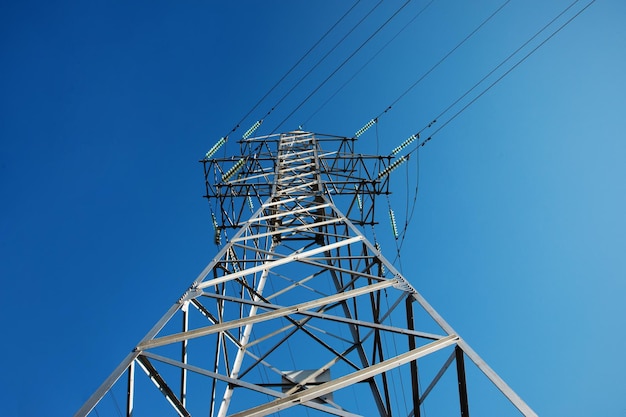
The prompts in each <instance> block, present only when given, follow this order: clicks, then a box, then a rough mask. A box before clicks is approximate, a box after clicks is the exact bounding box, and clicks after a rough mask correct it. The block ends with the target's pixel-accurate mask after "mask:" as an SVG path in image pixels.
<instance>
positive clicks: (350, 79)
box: [302, 0, 435, 126]
mask: <svg viewBox="0 0 626 417" xmlns="http://www.w3.org/2000/svg"><path fill="white" fill-rule="evenodd" d="M434 1H435V0H430V1H429V2H428V3H427V4H426V6H424V7H422V8H421V9H420V10H419V11H418V12H417V14H416V15H415V16H413V18H412V19H411V20H409V22H408V23H407V24H406V25H404V26H403V27H402V29H400V30H399V31H398V32H397V33H396V34H395V35H394V36H393V37H392V38H391V39H390V40H389V41H387V43H386V44H384V45H383V47H382V48H380V49H379V50H378V52H376V53H375V54H374V55H372V57H371V58H370V59H369V60H368V61H367V62H366V63H365V64H363V66H361V68H359V69H358V70H357V71H356V72H354V74H352V76H351V77H350V78H349V79H348V80H347V81H346V82H344V83H343V84H342V85H341V87H339V88H338V89H337V90H336V91H335V92H334V93H333V94H332V95H331V96H330V97H329V98H328V99H327V100H326V101H325V102H324V103H323V104H322V105H321V106H320V107H318V108H317V110H315V111H314V112H313V114H311V116H309V118H308V119H306V120H305V121H304V123H303V124H302V125H303V126H304V125H306V124H307V123H308V122H309V121H310V120H311V119H312V118H313V117H314V116H315V115H316V114H317V113H318V112H319V111H320V110H322V109H323V108H324V107H326V105H327V104H328V103H329V102H330V101H331V100H332V99H333V98H335V96H336V95H337V94H338V93H339V92H340V91H341V90H343V89H344V87H345V86H346V85H348V84H349V83H350V82H351V81H352V80H354V78H356V76H357V75H359V73H360V72H361V71H363V69H364V68H365V67H366V66H368V65H369V64H370V63H371V62H372V61H373V60H374V59H375V58H376V57H377V56H378V55H379V54H380V53H381V52H382V51H383V50H384V49H385V48H387V46H389V44H390V43H391V42H393V41H394V40H396V38H397V37H398V36H399V35H400V34H401V33H402V32H404V30H405V29H406V28H408V27H409V26H410V25H411V24H412V23H413V22H415V20H416V19H417V18H418V17H419V16H420V15H421V14H422V13H423V12H424V11H425V10H426V9H427V8H428V7H429V6H430V5H431V4H433V2H434Z"/></svg>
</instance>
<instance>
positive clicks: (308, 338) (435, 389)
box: [76, 131, 535, 416]
mask: <svg viewBox="0 0 626 417" xmlns="http://www.w3.org/2000/svg"><path fill="white" fill-rule="evenodd" d="M333 143H334V144H335V145H336V146H337V148H336V149H337V150H335V151H334V152H332V151H327V150H324V148H323V147H322V146H321V145H322V144H333ZM353 144H354V143H353V140H352V139H348V138H337V137H329V136H318V135H314V134H311V133H307V132H301V131H296V132H290V133H288V134H282V135H276V136H271V137H264V138H254V139H251V140H246V141H241V146H242V151H245V153H244V152H242V154H243V155H246V156H244V157H243V158H241V159H236V160H235V159H233V160H230V159H213V160H205V161H203V162H204V164H205V175H206V178H207V196H208V197H209V200H210V201H217V202H218V204H217V207H218V208H219V211H218V212H219V216H215V219H216V221H215V223H217V230H218V236H220V238H224V244H223V245H222V246H221V249H220V250H219V252H218V254H217V255H216V256H215V258H214V259H213V260H212V261H211V262H210V263H209V265H208V266H207V267H206V268H205V269H204V270H203V271H202V273H201V274H200V275H199V276H198V277H197V278H196V280H195V281H193V283H192V284H191V286H190V287H189V289H188V290H187V291H186V292H185V293H184V295H183V296H182V297H181V298H180V299H179V300H178V301H177V302H176V303H175V304H174V305H173V306H172V307H171V308H170V309H169V311H168V312H167V313H166V314H165V315H164V316H163V318H162V319H161V320H160V321H159V322H158V323H157V324H156V325H155V326H154V328H153V329H152V330H151V331H150V332H149V333H148V334H147V335H146V336H145V337H144V338H143V339H142V340H141V342H140V343H139V344H138V345H137V346H136V347H135V349H134V350H133V351H132V352H131V353H130V354H129V355H128V357H127V358H126V359H125V360H124V361H123V362H122V363H121V364H120V365H119V366H118V368H117V369H116V370H115V371H114V372H113V373H112V374H111V376H110V377H109V378H108V379H107V380H106V381H105V382H104V383H103V384H102V386H101V387H100V388H99V389H98V390H97V391H96V392H95V393H94V394H93V395H92V397H91V398H90V399H89V400H88V401H87V402H86V403H85V405H84V406H83V407H82V408H81V409H80V410H79V411H78V412H77V414H76V415H77V416H83V415H87V414H89V413H90V412H91V411H92V410H94V408H95V407H97V406H100V404H99V403H100V400H101V399H103V397H105V395H106V394H107V393H108V392H110V391H112V390H115V389H117V390H118V391H117V392H118V393H119V394H118V395H117V397H118V398H119V397H120V396H124V397H125V398H126V415H127V416H131V415H132V416H141V415H154V414H155V408H154V407H157V406H159V407H161V406H162V407H164V408H166V409H169V410H171V413H172V415H177V414H178V415H181V416H188V415H209V416H264V415H269V414H272V415H281V416H283V415H285V416H291V415H311V416H312V415H337V416H370V415H381V416H420V415H422V409H423V407H424V406H425V405H426V404H428V403H429V401H431V400H432V401H438V400H440V398H441V397H443V398H444V400H443V403H444V406H445V407H452V409H453V410H456V412H457V413H460V415H461V416H468V415H469V405H470V401H469V400H468V393H467V386H466V385H467V384H466V376H465V358H469V359H470V360H471V362H473V363H474V364H475V365H476V367H477V368H478V369H480V370H481V371H482V372H483V373H484V374H485V375H486V377H487V378H488V379H489V380H491V382H493V384H495V386H496V387H497V388H498V389H499V390H500V391H501V392H502V393H503V394H504V396H505V397H506V398H507V399H508V400H509V401H510V402H511V403H512V405H513V406H514V407H516V408H517V409H518V410H519V411H520V412H521V413H522V414H523V415H527V416H534V415H535V413H534V412H533V411H532V410H531V409H530V408H529V407H528V406H527V405H526V404H525V403H524V402H523V401H522V400H521V399H520V398H519V397H518V396H517V395H516V394H515V393H514V392H513V391H512V390H511V389H510V388H509V387H508V386H507V385H506V384H505V383H504V381H502V379H500V378H499V377H498V376H497V374H495V372H493V370H491V368H489V367H488V366H487V365H486V363H485V362H484V361H483V360H482V359H481V358H480V357H479V356H478V355H477V354H476V353H475V352H474V351H473V350H472V349H471V348H470V347H469V346H468V345H467V343H465V341H464V340H463V339H461V338H460V337H459V336H458V335H457V334H456V332H455V331H454V330H453V329H452V328H451V327H450V326H449V325H448V324H447V323H446V322H445V321H444V320H443V319H442V317H441V316H440V315H439V314H437V312H436V311H435V310H434V309H433V308H432V307H431V306H430V305H429V304H428V303H427V302H426V300H425V299H424V298H423V297H422V296H421V295H420V294H419V293H418V292H417V291H416V289H415V288H414V287H413V286H412V285H411V284H410V283H409V281H407V279H406V278H405V277H404V276H402V274H400V273H399V272H398V271H397V270H396V269H395V268H394V266H393V265H392V264H391V263H390V262H389V261H388V260H387V259H386V258H385V257H384V256H383V255H382V253H381V252H380V251H379V250H378V249H377V247H376V245H375V244H374V243H372V242H371V241H370V240H369V239H368V238H367V237H366V236H365V234H364V233H363V231H362V230H361V229H360V228H359V226H358V224H361V225H365V224H373V223H375V221H374V206H375V204H374V203H375V201H374V199H375V196H376V195H378V194H382V193H387V192H388V178H387V177H386V176H384V175H383V176H380V175H379V172H381V171H384V170H385V168H386V167H389V166H390V159H389V158H388V157H385V158H379V157H370V156H363V155H356V154H354V153H353V152H352V151H353V149H352V146H353ZM242 159H243V160H244V162H243V163H239V167H238V168H237V170H238V172H236V173H233V172H232V167H236V166H237V164H238V161H240V160H242ZM248 197H252V198H253V199H254V200H253V202H254V204H253V205H252V207H256V208H255V209H254V212H253V213H252V214H251V215H250V216H249V218H245V219H244V217H245V216H244V214H243V213H244V211H243V210H242V207H239V206H243V207H248V208H250V205H249V204H248V203H249V202H248V201H246V200H248ZM339 200H341V201H342V202H343V203H344V204H345V205H346V207H347V213H351V215H347V214H344V213H343V212H342V211H340V210H339V208H338V206H337V202H338V201H339ZM359 200H360V201H361V202H360V203H359ZM363 213H367V214H363ZM217 219H219V220H217ZM418 359H419V361H418ZM453 362H455V363H456V367H455V368H453V369H450V365H451V364H452V363H453ZM418 363H419V367H418ZM454 369H456V372H454ZM123 375H126V377H125V378H122V376H123ZM140 375H141V376H140ZM140 380H143V382H140ZM451 381H452V382H451ZM151 386H152V388H151ZM115 387H118V388H115ZM154 393H157V394H158V397H162V398H164V400H163V399H161V400H158V399H156V398H155V395H154ZM442 394H443V396H442ZM144 396H145V398H148V400H143V399H142V397H144ZM165 400H166V401H165ZM168 403H169V405H168ZM432 407H437V405H433V406H432ZM431 409H432V408H431ZM95 410H97V408H95ZM98 414H99V415H102V414H101V413H98ZM158 414H159V415H166V414H163V412H161V411H160V412H158Z"/></svg>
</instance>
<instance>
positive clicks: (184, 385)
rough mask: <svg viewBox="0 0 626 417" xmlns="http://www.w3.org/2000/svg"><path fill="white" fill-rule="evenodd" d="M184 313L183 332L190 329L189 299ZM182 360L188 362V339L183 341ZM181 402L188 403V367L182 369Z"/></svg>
mask: <svg viewBox="0 0 626 417" xmlns="http://www.w3.org/2000/svg"><path fill="white" fill-rule="evenodd" d="M180 310H181V311H182V313H183V333H186V332H187V330H189V301H185V303H184V304H183V306H182V307H181V309H180ZM180 354H181V359H180V361H181V362H182V363H184V364H185V365H186V364H187V340H183V341H182V342H181V352H180ZM180 402H181V403H182V404H183V407H185V406H186V404H187V368H181V369H180Z"/></svg>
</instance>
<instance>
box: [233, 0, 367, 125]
mask: <svg viewBox="0 0 626 417" xmlns="http://www.w3.org/2000/svg"><path fill="white" fill-rule="evenodd" d="M360 2H361V0H357V1H356V2H355V3H354V4H353V5H352V7H350V8H349V9H348V11H347V12H345V13H344V14H343V16H341V17H340V18H339V20H337V21H336V22H335V24H334V25H332V26H331V27H330V29H328V30H327V31H326V33H324V35H322V37H321V38H320V39H319V40H318V41H317V42H315V44H314V45H313V46H311V47H310V48H309V50H308V51H306V52H305V54H304V55H302V57H301V58H300V59H299V60H298V61H297V62H296V63H295V64H293V66H292V67H291V68H289V70H288V71H287V72H286V73H285V74H284V75H283V76H282V77H281V78H280V79H279V80H278V81H277V82H276V84H274V85H273V86H272V88H270V89H269V90H268V92H267V93H265V95H264V96H263V97H261V98H260V99H259V101H257V103H256V104H255V105H254V106H252V108H251V109H250V110H249V111H248V113H246V115H245V116H243V117H242V118H241V120H240V121H239V122H238V123H237V124H236V125H235V126H234V127H233V128H232V129H231V131H230V132H229V133H228V135H230V134H231V133H233V132H235V131H236V130H237V129H238V128H239V127H240V125H241V123H243V121H244V120H245V119H246V118H247V117H248V116H250V114H252V112H253V111H254V110H256V109H257V107H259V105H260V104H261V103H262V102H263V101H264V100H265V99H266V98H267V96H269V95H270V94H271V93H272V92H273V91H274V90H275V89H276V87H278V86H279V85H280V83H282V82H283V81H284V80H285V78H287V76H288V75H289V74H291V72H292V71H293V70H294V69H295V68H296V67H297V66H298V65H300V63H301V62H302V61H303V60H304V59H305V58H306V57H307V56H309V54H310V53H311V52H312V51H313V50H314V49H315V48H317V46H318V45H319V44H320V43H321V42H322V41H323V40H324V39H325V38H326V37H327V36H328V35H329V34H330V32H332V31H333V30H334V29H335V28H336V27H337V26H338V25H339V23H341V21H342V20H343V19H344V18H345V17H346V16H348V15H349V14H350V12H352V10H353V9H354V8H355V7H356V6H357V5H358V4H359V3H360ZM274 107H275V106H274ZM272 110H273V108H272ZM257 127H258V126H257ZM228 135H224V136H228Z"/></svg>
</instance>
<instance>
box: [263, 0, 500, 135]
mask: <svg viewBox="0 0 626 417" xmlns="http://www.w3.org/2000/svg"><path fill="white" fill-rule="evenodd" d="M509 1H510V0H509ZM410 2H411V0H407V1H406V2H405V3H404V4H403V5H402V6H400V7H399V8H398V10H396V11H395V12H394V14H392V15H391V16H390V17H389V18H388V19H387V20H386V21H385V22H384V23H383V24H382V25H380V26H379V27H378V29H376V31H374V33H372V34H371V35H370V36H369V37H368V38H367V39H366V40H365V41H364V42H363V43H362V44H361V45H360V46H359V47H358V48H356V50H355V51H354V52H352V54H350V56H348V57H347V58H346V59H345V60H344V61H343V62H342V63H341V64H340V65H339V66H338V67H337V68H335V70H334V71H333V72H331V73H330V75H328V77H326V79H325V80H324V81H322V82H321V83H320V84H319V85H318V86H317V87H316V88H315V89H314V90H313V91H311V93H310V94H309V95H308V96H307V97H306V98H305V99H304V100H302V101H301V102H300V104H298V106H296V108H295V109H293V110H292V111H291V113H289V114H288V115H287V117H285V118H284V119H283V120H282V121H281V122H280V123H279V124H278V126H276V127H275V128H274V130H272V133H274V132H276V131H277V130H278V129H279V128H280V127H281V126H282V125H283V123H285V122H286V121H287V120H288V119H289V118H290V117H291V116H293V114H294V113H295V112H296V111H298V110H299V109H300V107H302V106H303V105H304V103H306V102H307V101H309V99H310V98H311V97H312V96H313V95H314V94H315V93H317V91H318V90H319V89H320V88H322V87H323V86H324V85H325V84H326V83H327V82H328V80H330V79H331V78H332V77H333V76H334V75H335V74H336V73H337V72H338V71H339V70H340V69H341V68H343V66H344V65H345V64H346V63H348V61H350V59H352V57H353V56H354V55H356V54H357V53H358V52H359V51H360V50H361V49H362V48H363V47H364V46H365V45H366V44H367V43H368V42H369V41H370V40H372V38H374V36H376V35H377V34H378V32H380V31H381V30H382V29H383V28H384V27H385V26H387V24H389V22H391V21H392V20H393V18H395V17H396V16H397V15H398V13H400V12H401V11H402V9H404V8H405V7H406V6H407V5H408V4H409V3H410Z"/></svg>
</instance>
